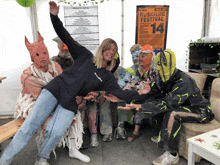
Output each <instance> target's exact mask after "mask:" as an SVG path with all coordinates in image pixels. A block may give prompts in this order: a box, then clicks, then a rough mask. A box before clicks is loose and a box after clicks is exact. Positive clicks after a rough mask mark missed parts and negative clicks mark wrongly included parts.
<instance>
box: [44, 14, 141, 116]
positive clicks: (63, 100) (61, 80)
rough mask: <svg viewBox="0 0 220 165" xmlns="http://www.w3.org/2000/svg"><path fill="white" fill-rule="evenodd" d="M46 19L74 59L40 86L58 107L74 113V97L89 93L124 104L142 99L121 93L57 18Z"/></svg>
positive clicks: (112, 80)
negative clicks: (107, 95)
mask: <svg viewBox="0 0 220 165" xmlns="http://www.w3.org/2000/svg"><path fill="white" fill-rule="evenodd" d="M50 16H51V21H52V24H53V27H54V29H55V31H56V33H57V35H58V36H59V38H60V39H61V40H62V41H63V42H64V43H65V44H66V45H67V47H68V49H69V52H70V54H71V56H72V57H73V59H74V63H73V64H72V65H71V66H70V67H69V68H68V69H67V70H65V71H64V72H63V73H62V74H60V75H59V76H57V77H55V78H54V79H53V80H52V81H50V83H49V84H47V85H46V86H45V87H44V88H45V89H47V90H49V91H50V92H51V93H52V94H53V95H54V97H55V98H56V99H57V100H58V102H59V104H60V105H61V106H62V107H64V108H65V109H67V110H70V111H73V112H76V111H77V107H78V105H77V103H76V99H75V97H76V96H85V95H86V94H87V93H88V92H90V91H108V92H110V93H112V94H113V95H115V96H117V97H118V98H119V99H121V100H125V101H126V102H131V101H132V100H133V99H143V98H144V97H145V96H144V95H139V94H138V92H136V91H123V90H122V89H121V88H120V87H119V85H118V83H117V81H116V79H115V77H114V75H113V74H112V73H111V72H110V71H108V70H106V69H105V68H100V69H98V68H97V67H96V66H95V64H94V63H93V55H92V53H91V52H90V51H89V50H88V49H86V48H85V47H84V46H82V45H80V44H79V43H78V42H77V41H75V40H74V39H73V38H72V37H71V36H70V34H69V33H68V32H67V30H66V29H65V28H64V27H63V24H62V22H61V21H60V19H59V18H58V16H55V15H52V14H50Z"/></svg>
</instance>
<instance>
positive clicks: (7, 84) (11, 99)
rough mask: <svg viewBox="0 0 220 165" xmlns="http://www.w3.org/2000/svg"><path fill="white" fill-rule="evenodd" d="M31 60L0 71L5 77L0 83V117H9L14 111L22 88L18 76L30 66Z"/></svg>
mask: <svg viewBox="0 0 220 165" xmlns="http://www.w3.org/2000/svg"><path fill="white" fill-rule="evenodd" d="M30 64H31V62H27V63H25V64H23V65H22V66H20V67H18V68H16V69H13V70H10V71H5V72H2V73H0V75H1V76H4V77H6V79H4V80H2V83H1V84H0V117H1V118H4V117H6V118H7V117H11V116H13V114H14V113H15V104H16V101H17V98H18V95H19V92H21V90H22V86H21V82H20V77H21V74H22V72H23V71H24V70H25V69H26V68H28V67H29V66H30Z"/></svg>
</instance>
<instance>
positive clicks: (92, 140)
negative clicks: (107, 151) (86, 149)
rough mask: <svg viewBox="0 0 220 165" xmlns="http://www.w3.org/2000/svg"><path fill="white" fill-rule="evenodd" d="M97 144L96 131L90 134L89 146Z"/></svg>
mask: <svg viewBox="0 0 220 165" xmlns="http://www.w3.org/2000/svg"><path fill="white" fill-rule="evenodd" d="M98 145H99V142H98V136H97V133H94V134H92V135H91V144H90V146H91V147H97V146H98Z"/></svg>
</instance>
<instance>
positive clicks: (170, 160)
mask: <svg viewBox="0 0 220 165" xmlns="http://www.w3.org/2000/svg"><path fill="white" fill-rule="evenodd" d="M178 162H179V155H178V153H177V155H176V156H173V155H171V154H170V152H169V151H166V152H164V153H163V155H161V156H160V157H158V158H157V159H156V160H154V161H153V164H154V165H171V164H177V163H178Z"/></svg>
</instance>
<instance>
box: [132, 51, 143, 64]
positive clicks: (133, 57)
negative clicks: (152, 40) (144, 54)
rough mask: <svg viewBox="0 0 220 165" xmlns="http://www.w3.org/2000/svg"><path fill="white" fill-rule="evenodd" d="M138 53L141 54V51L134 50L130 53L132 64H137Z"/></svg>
mask: <svg viewBox="0 0 220 165" xmlns="http://www.w3.org/2000/svg"><path fill="white" fill-rule="evenodd" d="M140 52H141V49H139V50H135V51H133V52H132V53H131V55H132V61H133V63H134V64H135V63H137V62H138V56H139V54H140Z"/></svg>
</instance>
